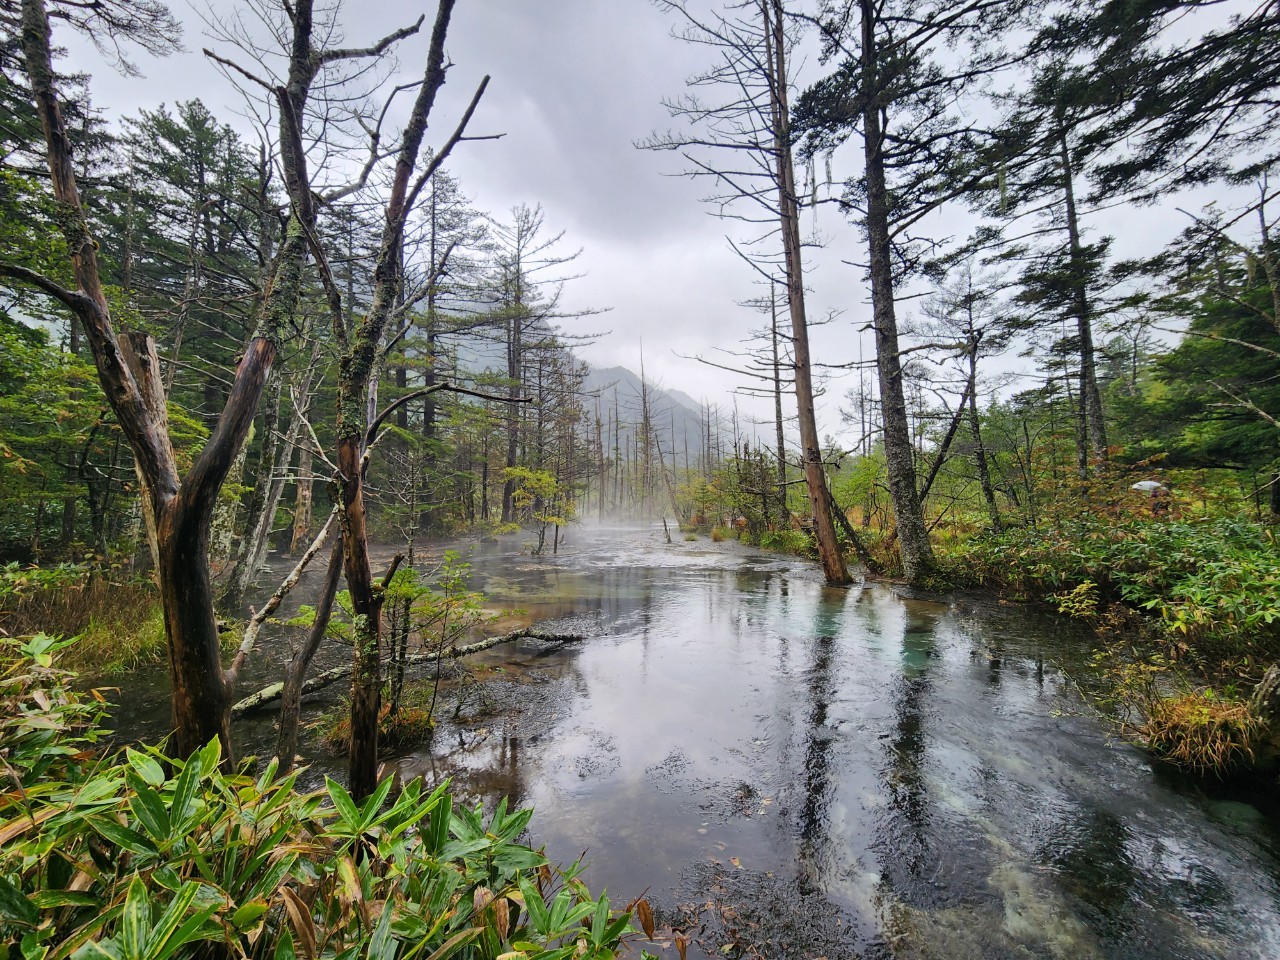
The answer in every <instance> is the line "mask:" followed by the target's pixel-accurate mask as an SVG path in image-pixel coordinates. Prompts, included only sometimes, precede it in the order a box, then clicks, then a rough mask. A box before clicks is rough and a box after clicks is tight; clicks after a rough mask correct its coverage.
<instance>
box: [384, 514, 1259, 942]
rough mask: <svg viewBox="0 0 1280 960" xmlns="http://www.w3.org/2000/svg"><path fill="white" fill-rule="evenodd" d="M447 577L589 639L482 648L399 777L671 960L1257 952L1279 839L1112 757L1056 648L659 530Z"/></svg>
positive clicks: (591, 536)
mask: <svg viewBox="0 0 1280 960" xmlns="http://www.w3.org/2000/svg"><path fill="white" fill-rule="evenodd" d="M469 559H470V560H471V562H472V564H473V582H472V586H473V588H475V589H479V590H483V591H485V592H486V593H488V594H489V595H490V596H491V598H492V599H493V601H494V602H495V603H496V604H497V605H503V606H508V607H521V608H523V609H525V610H526V611H527V612H528V614H529V615H531V616H533V617H535V618H551V619H552V620H553V621H555V620H558V621H559V622H560V623H569V624H572V626H573V628H574V629H577V630H579V631H585V632H588V633H589V634H590V637H589V639H588V640H587V641H585V642H583V643H581V644H576V645H572V646H560V647H555V646H548V645H546V644H537V643H530V644H525V643H522V644H520V645H518V646H513V647H507V648H495V649H494V650H492V651H489V652H488V653H487V654H486V657H487V664H488V666H489V667H490V668H492V669H493V670H496V671H501V673H500V674H499V675H500V676H509V677H510V679H509V680H506V681H499V682H497V683H487V684H485V685H483V686H482V688H481V689H480V691H479V692H477V693H475V694H473V695H472V698H471V699H470V700H468V702H467V704H466V705H465V707H464V714H463V716H464V722H463V723H462V724H461V725H460V726H459V727H458V728H457V729H453V728H446V729H445V730H443V731H442V733H441V735H440V736H439V737H438V738H437V742H436V743H435V744H434V746H433V749H432V750H430V751H425V750H424V751H422V752H420V753H418V754H414V755H410V756H407V757H404V758H403V759H402V760H400V761H399V766H400V768H401V769H402V771H403V772H404V773H406V774H413V773H423V774H424V775H425V776H427V777H428V778H429V779H433V780H434V779H438V778H441V777H443V776H445V775H446V774H452V775H454V776H455V778H456V782H457V783H458V784H459V786H460V788H461V789H462V790H463V791H464V792H467V793H471V794H472V795H474V796H481V797H485V798H486V799H493V798H495V797H496V796H498V795H500V794H513V795H515V796H516V798H517V799H518V800H519V801H521V802H523V803H527V804H528V803H531V804H533V805H534V806H535V807H536V809H537V814H536V816H535V817H534V820H533V830H534V834H533V837H532V840H533V842H534V843H535V844H537V845H543V844H545V845H546V848H547V852H548V854H549V855H550V856H552V857H553V858H555V859H557V860H560V861H570V860H573V859H575V858H577V857H578V856H579V855H581V854H582V852H583V850H584V849H585V850H586V851H587V860H588V861H589V862H590V864H591V866H590V868H589V870H588V873H587V879H588V881H589V883H591V885H592V886H593V888H601V887H603V888H607V889H608V891H609V892H610V893H611V894H612V895H614V896H616V897H620V898H623V899H629V898H631V897H632V896H635V895H638V894H640V893H641V892H642V891H645V890H648V891H649V896H650V898H651V900H653V901H654V902H655V903H656V904H657V905H658V906H659V908H660V911H659V912H660V919H662V920H664V921H665V922H667V923H679V924H682V925H684V927H685V928H686V929H687V930H689V932H690V933H691V934H693V935H694V938H695V942H694V945H693V947H691V949H690V956H694V955H696V954H697V953H698V951H699V950H701V951H703V953H704V954H705V955H711V954H713V953H715V954H720V955H723V954H722V953H721V951H722V949H723V948H724V947H725V946H729V948H730V950H729V952H730V953H732V952H733V949H734V948H735V945H736V946H737V947H742V946H744V945H748V944H750V945H753V946H754V948H755V949H756V951H757V952H756V953H755V954H750V953H745V954H737V955H756V956H767V957H811V956H827V957H831V958H836V957H841V958H844V957H936V958H951V957H956V958H980V957H990V958H1004V957H1052V958H1184V957H1185V958H1191V957H1221V958H1252V957H1257V958H1270V957H1275V956H1280V882H1278V880H1277V877H1278V876H1280V844H1278V843H1277V833H1276V830H1275V824H1274V823H1273V822H1272V821H1271V820H1270V819H1269V818H1268V817H1266V816H1263V815H1262V814H1260V813H1258V811H1257V810H1255V809H1254V808H1253V807H1251V806H1249V805H1247V804H1244V803H1241V802H1238V801H1235V800H1230V799H1227V800H1224V799H1209V798H1206V797H1204V796H1202V795H1201V794H1200V793H1199V792H1198V791H1197V790H1196V789H1195V788H1194V787H1191V786H1188V785H1185V784H1179V783H1177V782H1172V781H1171V780H1170V778H1168V777H1165V776H1163V775H1161V774H1158V773H1157V772H1155V771H1153V770H1152V768H1151V766H1150V765H1149V763H1148V762H1147V760H1146V759H1145V758H1144V757H1143V756H1142V754H1141V753H1139V752H1138V751H1136V750H1134V749H1133V748H1131V747H1129V746H1127V745H1125V744H1123V743H1120V742H1117V741H1115V740H1114V739H1112V738H1110V737H1109V736H1108V734H1107V731H1106V730H1105V729H1104V728H1103V727H1101V726H1100V725H1099V724H1098V723H1097V722H1095V721H1094V720H1093V719H1092V718H1091V717H1090V716H1089V713H1088V711H1087V710H1086V709H1084V707H1083V705H1082V704H1081V703H1080V700H1079V698H1078V695H1077V694H1076V692H1075V687H1074V685H1073V684H1071V683H1069V682H1068V681H1067V679H1066V675H1065V674H1064V670H1067V671H1072V670H1082V669H1083V668H1084V663H1085V661H1086V659H1087V653H1088V651H1087V637H1084V636H1083V635H1081V634H1079V633H1078V632H1076V631H1075V628H1074V627H1072V626H1071V625H1069V624H1063V623H1061V622H1059V621H1057V620H1052V619H1047V618H1042V617H1040V616H1039V615H1038V614H1036V613H1034V612H1032V611H1026V610H1021V609H1018V608H1013V607H1008V606H1004V605H1000V604H997V603H994V602H990V601H987V600H983V599H974V598H956V599H952V600H950V601H948V602H945V603H944V602H936V601H933V600H929V599H924V598H919V597H912V598H908V597H907V596H906V595H905V594H901V593H899V592H896V591H895V589H894V588H892V587H889V586H880V585H861V586H854V587H852V588H850V589H847V590H833V589H831V588H828V587H826V586H824V585H823V584H822V583H821V581H820V575H819V573H818V571H817V570H816V569H815V568H814V566H813V565H811V564H808V563H805V562H803V561H792V560H789V559H786V558H778V557H773V556H766V555H761V554H758V553H755V552H753V551H749V550H745V549H742V548H740V547H738V546H737V545H736V544H719V545H711V544H708V543H707V542H706V541H699V542H695V543H683V542H681V543H676V544H666V543H665V542H664V539H663V537H662V534H661V531H660V529H659V530H656V531H649V530H619V529H612V530H598V531H592V530H575V531H572V535H571V538H570V541H569V543H568V545H567V546H566V547H562V549H561V552H560V554H559V555H558V556H555V557H543V558H533V557H529V556H520V555H518V554H517V553H516V545H515V544H512V543H500V544H496V545H484V546H476V547H475V548H474V549H473V550H472V553H471V555H470V557H469ZM664 954H665V955H666V956H675V951H674V948H670V947H668V948H667V950H666V951H665V952H664Z"/></svg>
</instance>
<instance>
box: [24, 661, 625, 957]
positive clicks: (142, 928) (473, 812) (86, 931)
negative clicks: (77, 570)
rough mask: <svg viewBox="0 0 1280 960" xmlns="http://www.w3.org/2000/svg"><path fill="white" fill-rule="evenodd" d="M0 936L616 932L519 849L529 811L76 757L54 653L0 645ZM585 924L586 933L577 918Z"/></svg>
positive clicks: (328, 942)
mask: <svg viewBox="0 0 1280 960" xmlns="http://www.w3.org/2000/svg"><path fill="white" fill-rule="evenodd" d="M0 643H3V652H4V655H5V660H6V668H5V672H4V674H3V678H2V679H0V703H3V706H4V711H3V713H2V714H0V750H2V751H3V755H4V756H5V757H6V758H7V761H8V764H9V770H10V775H11V777H12V779H13V781H14V783H13V786H14V789H13V790H11V791H9V792H6V793H5V794H4V795H3V796H2V797H0V837H3V843H2V844H0V938H3V940H5V941H7V942H8V943H10V944H12V946H11V947H10V951H9V955H10V956H14V957H17V956H21V957H22V958H24V960H66V958H72V957H74V958H76V960H98V958H109V960H168V958H178V957H180V958H194V957H199V956H208V955H210V951H212V952H216V953H219V954H222V953H225V954H226V955H228V956H241V957H249V956H255V957H274V958H276V960H292V958H294V957H297V956H303V957H308V958H323V957H330V958H335V960H336V958H343V960H348V958H355V957H365V956H368V957H383V958H394V957H400V958H410V957H421V958H428V957H431V958H439V960H445V958H448V957H457V958H466V960H493V958H496V957H498V956H500V955H503V954H507V955H508V956H511V955H513V954H514V955H523V956H525V957H527V958H530V960H533V958H537V960H567V958H569V957H587V958H599V960H604V958H612V957H614V956H615V952H616V950H617V949H618V947H619V945H620V942H621V940H622V939H623V938H624V937H625V936H627V935H628V934H630V933H632V932H633V931H632V930H631V928H630V924H629V919H630V917H629V914H628V913H626V912H624V913H615V912H614V911H613V910H612V909H611V908H610V906H609V903H608V901H607V899H605V898H603V897H601V898H599V899H596V898H594V897H592V896H591V895H590V893H589V892H588V891H587V890H586V888H585V887H584V886H583V885H582V883H581V882H580V881H579V880H578V869H577V867H576V866H575V867H573V868H570V869H569V870H567V871H564V872H561V873H559V875H558V876H559V880H558V881H557V879H556V874H555V873H553V871H552V869H551V867H550V865H549V864H548V863H547V861H546V859H545V857H543V856H542V854H540V853H538V852H536V851H534V850H531V849H529V848H528V847H527V846H523V845H521V844H520V843H519V842H518V839H519V838H520V837H521V836H522V835H523V834H524V832H525V830H526V829H527V827H528V824H529V818H530V816H531V811H528V810H519V811H509V810H508V808H507V805H506V803H505V802H502V803H500V804H499V805H498V807H497V809H496V810H494V811H493V813H492V815H491V816H486V815H485V812H484V810H483V809H482V808H481V807H478V806H477V807H475V808H470V809H469V808H465V807H459V808H455V806H454V804H453V799H452V796H451V795H450V792H449V788H448V784H447V783H445V784H442V785H441V786H439V787H437V788H436V789H435V790H433V791H430V792H428V791H427V790H426V789H425V787H424V786H423V784H422V782H421V781H416V780H415V781H412V782H410V783H409V784H407V785H405V787H404V788H403V790H402V791H401V792H400V794H399V795H398V796H396V797H394V798H393V797H392V796H391V791H392V783H391V782H390V781H384V782H383V784H381V785H380V786H379V788H378V789H377V790H376V791H375V792H374V793H373V794H372V795H371V796H370V797H368V798H367V799H366V800H365V801H364V802H363V803H359V804H358V803H356V802H355V801H354V800H353V799H352V797H351V796H350V795H349V794H348V792H347V791H346V790H345V789H344V788H343V787H342V785H341V784H339V783H337V782H335V781H333V780H328V781H327V782H326V785H325V789H324V790H321V791H317V792H310V793H306V792H299V791H298V790H297V776H296V774H295V775H290V776H286V777H281V778H277V776H276V772H277V770H276V766H275V764H274V763H271V764H269V765H268V766H267V767H266V769H265V770H264V771H263V772H262V774H261V775H260V776H259V777H257V778H256V779H254V778H252V777H250V776H247V775H246V774H243V773H241V774H227V773H225V772H224V771H222V770H221V768H220V765H219V760H220V757H219V752H218V745H217V743H216V742H213V743H210V744H209V746H208V747H206V748H205V749H203V750H201V751H199V752H198V753H196V754H195V755H194V756H192V757H191V758H189V759H188V760H186V761H180V760H175V759H173V758H171V757H167V756H165V755H164V754H162V753H161V752H160V751H158V750H156V749H152V748H143V749H127V750H125V751H124V752H123V753H121V754H118V755H116V756H114V757H112V758H110V759H103V758H102V757H100V756H98V755H96V754H95V753H94V752H93V747H94V746H95V744H96V743H97V741H98V739H99V738H100V736H101V734H102V731H101V729H100V727H99V726H98V719H99V717H98V713H97V708H96V707H95V706H93V705H86V704H84V703H82V702H81V700H80V699H79V698H78V697H77V696H76V695H75V694H73V693H71V692H70V691H69V687H68V685H69V683H70V682H71V680H72V677H71V676H70V675H68V674H66V673H64V672H63V671H61V670H59V669H57V668H56V667H54V666H53V654H54V653H55V652H57V650H58V649H59V647H60V646H62V645H63V644H61V643H59V642H55V641H52V640H50V639H49V638H47V637H35V638H32V639H31V640H28V641H25V642H22V643H19V642H17V641H12V640H5V641H0ZM584 921H585V922H584Z"/></svg>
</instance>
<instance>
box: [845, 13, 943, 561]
mask: <svg viewBox="0 0 1280 960" xmlns="http://www.w3.org/2000/svg"><path fill="white" fill-rule="evenodd" d="M859 6H860V8H861V14H862V83H863V103H864V106H863V111H862V120H863V159H864V161H865V164H866V184H867V221H866V223H867V239H868V247H869V254H870V256H869V260H870V270H871V302H872V313H873V317H874V324H875V335H876V367H877V370H878V371H879V375H880V405H881V410H882V415H883V419H884V423H883V424H882V428H883V439H884V456H885V465H886V467H887V469H888V473H889V495H890V497H891V498H892V500H893V515H894V521H895V523H896V526H897V530H898V540H899V543H900V548H901V551H902V568H903V573H904V575H905V576H906V578H907V579H908V580H910V581H913V582H914V581H919V580H921V579H923V578H925V577H927V576H928V575H929V574H930V573H931V572H932V570H933V548H932V547H931V546H930V544H929V533H928V531H927V530H926V529H925V523H924V510H923V508H922V506H921V503H920V496H919V494H918V492H917V490H916V468H915V459H914V454H913V451H912V446H911V430H910V426H909V424H908V422H907V402H906V396H905V393H904V390H903V383H902V358H901V354H900V352H899V347H898V319H897V315H896V312H895V309H894V293H893V264H892V262H891V259H890V255H891V252H890V239H889V196H888V191H887V189H886V186H885V170H884V152H883V148H884V132H883V130H882V128H881V117H880V107H879V96H878V86H879V81H878V79H877V71H876V40H875V25H876V20H875V18H876V4H875V0H859Z"/></svg>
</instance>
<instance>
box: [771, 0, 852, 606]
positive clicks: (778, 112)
mask: <svg viewBox="0 0 1280 960" xmlns="http://www.w3.org/2000/svg"><path fill="white" fill-rule="evenodd" d="M761 13H762V14H764V26H765V30H764V35H765V47H766V52H767V54H768V68H767V69H768V74H769V80H770V83H771V84H772V88H773V89H772V95H771V111H772V121H773V130H772V131H771V132H772V135H773V154H774V162H775V166H776V178H777V184H778V211H779V215H780V225H781V229H782V247H783V254H784V259H785V264H786V266H785V269H786V281H787V304H788V307H789V308H790V312H791V340H792V352H793V357H794V360H795V385H796V407H797V412H798V414H799V423H800V455H801V460H802V462H803V464H804V476H805V482H806V485H807V487H808V493H809V507H810V509H811V510H812V512H813V526H814V531H815V533H816V534H817V539H818V555H819V557H820V558H821V560H822V570H823V573H824V574H825V576H826V578H827V582H828V583H831V584H844V583H849V581H850V578H849V571H848V569H847V568H846V567H845V562H844V556H843V555H842V554H841V553H840V544H839V541H838V540H837V538H836V528H835V521H834V520H833V519H832V516H831V500H830V496H829V495H828V491H827V482H826V475H825V472H824V471H823V469H822V448H821V444H820V443H819V440H818V424H817V418H816V414H815V411H814V404H813V377H812V371H811V369H810V362H809V324H808V319H807V317H806V316H805V303H804V275H803V261H802V259H801V248H800V209H799V204H798V203H797V199H796V182H795V168H794V167H793V165H792V161H791V140H792V137H791V118H790V114H789V110H788V106H787V62H786V37H785V27H784V24H783V13H782V2H781V0H767V4H766V3H765V2H763V0H762V3H761Z"/></svg>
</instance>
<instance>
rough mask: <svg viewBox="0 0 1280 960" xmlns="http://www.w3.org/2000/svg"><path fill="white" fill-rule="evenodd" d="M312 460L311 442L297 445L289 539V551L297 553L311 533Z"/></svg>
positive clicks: (313, 481)
mask: <svg viewBox="0 0 1280 960" xmlns="http://www.w3.org/2000/svg"><path fill="white" fill-rule="evenodd" d="M314 460H315V453H314V452H313V451H312V449H311V444H310V443H303V444H301V445H300V446H299V447H298V473H297V477H296V480H295V485H296V492H295V494H294V501H293V535H292V537H291V538H290V540H289V552H290V553H297V552H298V550H299V548H301V546H302V544H303V543H305V542H306V539H307V537H308V536H309V535H310V533H311V505H312V490H313V487H314V485H315V477H314V476H312V463H313V462H314Z"/></svg>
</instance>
